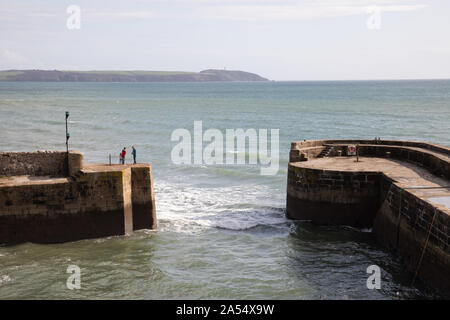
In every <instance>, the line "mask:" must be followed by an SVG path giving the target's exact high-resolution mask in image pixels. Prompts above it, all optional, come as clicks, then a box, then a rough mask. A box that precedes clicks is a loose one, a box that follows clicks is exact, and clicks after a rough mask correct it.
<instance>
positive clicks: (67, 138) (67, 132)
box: [66, 111, 70, 175]
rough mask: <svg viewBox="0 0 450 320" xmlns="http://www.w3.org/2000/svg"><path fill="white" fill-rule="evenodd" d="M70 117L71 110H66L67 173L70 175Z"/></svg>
mask: <svg viewBox="0 0 450 320" xmlns="http://www.w3.org/2000/svg"><path fill="white" fill-rule="evenodd" d="M68 118H69V111H66V153H67V174H68V175H69V173H70V172H69V138H70V133H69V131H68V125H67V119H68Z"/></svg>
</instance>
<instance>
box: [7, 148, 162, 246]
mask: <svg viewBox="0 0 450 320" xmlns="http://www.w3.org/2000/svg"><path fill="white" fill-rule="evenodd" d="M22 154H23V153H22ZM30 154H33V155H32V156H29V154H28V153H27V154H24V156H25V159H26V161H25V160H24V159H19V157H18V154H14V155H13V156H12V158H13V159H15V160H14V162H17V163H25V162H26V163H28V161H32V160H33V159H36V157H37V159H38V160H39V162H40V161H43V159H47V158H46V157H47V156H49V155H51V161H55V159H59V160H60V161H61V162H66V161H67V158H66V154H65V153H63V154H64V155H61V154H62V153H55V152H54V153H51V152H48V153H46V155H45V156H44V157H42V156H41V154H40V153H39V154H38V155H37V156H36V157H34V156H35V154H34V153H30ZM36 154H37V153H36ZM3 156H4V158H3V160H4V159H6V158H7V156H6V155H5V154H3ZM16 159H17V161H16ZM6 167H7V168H9V169H7V170H8V171H7V172H8V173H9V176H4V177H2V178H0V243H2V244H11V243H20V242H26V241H31V242H40V243H52V242H64V241H72V240H79V239H85V238H95V237H103V236H111V235H122V234H126V233H130V232H132V231H133V230H135V229H144V228H148V229H151V228H155V227H156V214H155V205H154V195H153V185H152V183H153V181H152V172H151V166H150V165H145V164H139V165H114V166H109V165H85V166H83V163H82V155H81V153H77V152H71V153H70V170H69V172H70V175H71V176H70V177H67V171H66V177H59V178H53V177H49V176H36V174H37V173H41V172H45V173H47V175H48V174H49V173H51V172H52V171H51V170H50V168H49V169H46V170H47V171H42V170H36V169H35V168H38V167H39V168H43V167H42V166H39V165H38V164H35V163H33V162H31V163H30V168H31V169H30V171H23V170H24V168H25V167H24V166H23V165H20V166H16V165H15V164H14V165H12V164H8V163H6ZM55 167H58V168H62V167H64V165H63V164H55ZM15 172H20V173H25V174H27V175H24V176H11V174H12V173H15ZM53 172H55V173H58V175H60V174H62V172H60V171H53ZM135 172H137V174H135ZM135 206H137V207H136V210H135ZM135 211H136V212H135ZM135 216H136V217H135ZM134 220H137V223H136V226H135V227H134V226H133V225H134Z"/></svg>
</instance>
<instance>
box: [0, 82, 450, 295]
mask: <svg viewBox="0 0 450 320" xmlns="http://www.w3.org/2000/svg"><path fill="white" fill-rule="evenodd" d="M65 111H70V118H69V119H70V122H69V131H70V134H71V138H70V148H71V149H75V150H80V151H82V152H83V153H84V156H85V161H86V162H102V163H107V162H108V157H109V154H111V155H112V158H113V161H114V162H118V154H119V152H120V150H121V149H122V148H123V147H124V146H126V147H127V149H129V148H130V147H131V145H134V146H136V149H137V153H138V162H148V163H151V164H152V165H153V174H154V178H155V181H154V186H155V197H156V205H157V216H158V224H159V225H158V229H157V230H155V231H149V230H142V231H138V232H135V233H134V234H132V235H130V236H123V237H109V238H102V239H93V240H83V241H77V242H72V243H64V244H54V245H39V244H31V243H25V244H21V245H16V246H7V247H0V299H12V298H19V299H77V298H88V299H104V298H113V299H130V298H133V299H221V298H223V299H415V298H435V297H439V296H438V295H437V294H436V293H435V292H433V290H431V289H430V288H427V287H426V286H424V285H423V284H421V283H416V284H415V285H414V286H411V285H410V283H411V275H410V274H409V273H407V272H406V271H405V269H404V267H403V265H402V263H401V261H400V259H399V258H397V257H396V256H395V255H393V254H392V253H390V252H389V251H387V250H385V249H384V248H383V247H381V246H380V245H378V244H377V242H376V241H375V239H374V236H373V234H372V233H371V232H370V230H357V229H353V228H349V227H320V226H314V225H311V224H309V223H308V222H296V221H291V220H289V219H286V218H285V201H286V200H285V199H286V179H287V177H286V174H287V170H286V169H287V164H288V155H289V147H290V143H291V142H292V141H296V140H300V139H322V138H374V137H381V138H383V139H390V138H392V139H409V140H422V141H429V142H436V143H440V144H443V145H447V146H449V145H450V81H447V80H439V81H438V80H434V81H431V80H430V81H358V82H351V81H342V82H265V83H33V82H23V83H0V151H31V150H44V149H45V150H64V149H65V123H64V117H65V116H64V112H65ZM200 120H201V121H202V124H203V130H206V129H209V128H216V129H219V130H221V132H225V129H237V128H243V129H249V128H254V129H256V130H258V129H269V130H270V129H279V135H280V149H279V158H280V160H279V164H280V168H279V171H278V173H277V174H276V175H272V176H263V175H261V174H260V166H259V165H249V164H247V165H213V166H211V165H175V164H174V163H173V162H172V160H171V151H172V148H173V147H174V146H175V145H176V144H177V142H174V141H171V134H172V132H173V131H174V130H175V129H178V128H185V129H188V130H189V131H190V132H193V126H194V121H200ZM127 161H128V162H129V161H130V157H129V156H128V158H127ZM36 232H39V231H38V230H37V231H36ZM71 264H76V265H78V266H79V267H80V268H81V289H80V290H69V289H67V287H66V280H67V277H68V276H69V274H67V273H66V269H67V267H68V265H71ZM373 264H375V265H378V266H379V267H380V268H381V289H380V290H369V289H367V286H366V281H367V278H368V276H369V274H367V273H366V269H367V267H368V266H370V265H373Z"/></svg>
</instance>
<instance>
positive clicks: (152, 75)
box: [0, 69, 268, 82]
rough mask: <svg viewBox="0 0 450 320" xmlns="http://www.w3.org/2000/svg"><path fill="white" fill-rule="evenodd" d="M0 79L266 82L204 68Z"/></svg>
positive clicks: (3, 74) (2, 74) (25, 73)
mask: <svg viewBox="0 0 450 320" xmlns="http://www.w3.org/2000/svg"><path fill="white" fill-rule="evenodd" d="M0 81H48V82H207V81H268V79H266V78H263V77H261V76H259V75H257V74H254V73H249V72H245V71H237V70H236V71H231V70H230V71H229V70H216V69H208V70H203V71H200V72H182V71H59V70H5V71H0Z"/></svg>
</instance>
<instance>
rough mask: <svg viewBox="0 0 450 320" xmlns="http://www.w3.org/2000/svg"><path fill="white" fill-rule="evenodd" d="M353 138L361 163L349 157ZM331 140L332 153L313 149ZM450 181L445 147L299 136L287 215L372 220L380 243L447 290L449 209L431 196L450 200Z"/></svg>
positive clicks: (338, 221)
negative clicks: (323, 154) (316, 153)
mask: <svg viewBox="0 0 450 320" xmlns="http://www.w3.org/2000/svg"><path fill="white" fill-rule="evenodd" d="M349 145H358V153H359V156H360V162H356V161H355V160H356V157H348V156H346V155H347V147H348V146H349ZM327 146H328V149H332V150H333V152H330V155H331V156H332V157H329V158H321V159H318V158H316V157H317V156H314V154H313V153H310V150H320V148H321V147H322V148H325V147H327ZM330 146H331V148H330ZM338 151H340V152H338ZM301 154H305V155H308V157H303V158H307V159H306V160H305V159H302V157H301V156H300V155H301ZM338 154H340V155H343V156H338V157H335V156H336V155H338ZM449 187H450V148H447V147H443V146H439V145H435V144H427V143H423V142H411V141H370V140H350V141H344V140H326V141H298V142H294V143H292V144H291V153H290V163H289V167H288V183H287V207H286V215H287V216H288V217H289V218H292V219H300V220H311V221H312V222H315V223H318V224H334V225H351V226H356V227H373V230H374V233H375V235H376V236H377V238H378V240H379V242H380V243H382V244H383V245H385V246H386V247H388V248H390V249H392V250H394V251H396V252H397V253H398V254H399V255H400V256H401V257H402V258H403V259H404V262H405V265H406V267H407V269H408V270H410V271H411V274H412V275H415V274H416V272H417V278H418V279H421V280H422V281H424V282H425V283H427V284H429V285H431V286H432V287H435V288H437V289H439V290H440V291H441V292H443V293H444V294H446V295H449V296H450V248H449V235H450V232H449V231H450V208H449V207H448V206H447V207H446V206H444V205H442V204H436V203H431V202H430V199H432V198H445V199H450V188H449Z"/></svg>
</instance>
